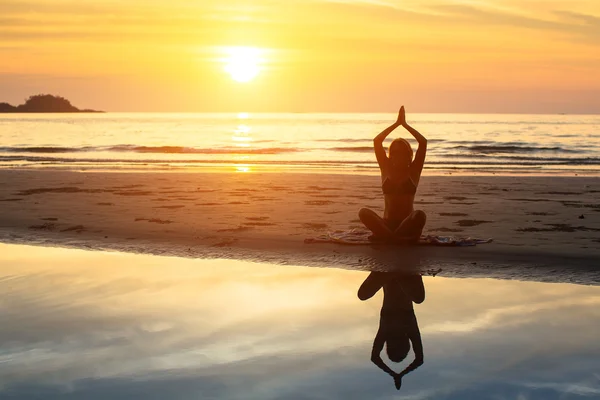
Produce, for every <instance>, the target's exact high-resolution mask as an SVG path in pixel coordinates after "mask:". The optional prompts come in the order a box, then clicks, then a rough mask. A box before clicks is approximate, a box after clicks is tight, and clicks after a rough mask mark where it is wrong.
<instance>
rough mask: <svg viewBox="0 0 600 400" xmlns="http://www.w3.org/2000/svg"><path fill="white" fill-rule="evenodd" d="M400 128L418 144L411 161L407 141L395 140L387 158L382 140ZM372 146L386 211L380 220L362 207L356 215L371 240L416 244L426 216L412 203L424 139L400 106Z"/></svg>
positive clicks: (424, 149)
mask: <svg viewBox="0 0 600 400" xmlns="http://www.w3.org/2000/svg"><path fill="white" fill-rule="evenodd" d="M399 126H402V127H404V128H405V129H406V130H408V131H409V132H410V133H411V134H412V135H413V136H414V138H415V139H417V142H418V143H419V148H418V149H417V152H416V154H415V156H414V158H413V151H412V148H411V147H410V144H409V143H408V141H407V140H406V139H402V138H398V139H395V140H394V141H393V142H392V144H391V145H390V148H389V156H388V155H387V154H386V152H385V149H384V148H383V141H384V140H385V138H386V137H387V136H388V135H389V134H390V133H392V131H393V130H394V129H396V128H397V127H399ZM373 144H374V146H375V156H376V157H377V163H378V164H379V169H380V170H381V182H382V185H381V188H382V190H383V194H384V198H385V210H384V213H383V218H381V217H380V216H379V215H377V213H375V212H374V211H373V210H370V209H368V208H361V210H360V211H359V212H358V216H359V218H360V220H361V221H362V223H363V224H365V226H366V227H367V228H369V229H370V230H371V232H373V235H372V236H371V237H370V239H371V240H373V241H385V242H400V243H417V242H418V241H419V238H420V237H421V232H422V231H423V227H424V226H425V221H426V215H425V213H424V212H423V211H421V210H415V209H414V208H413V203H414V200H415V193H416V192H417V187H418V185H419V180H420V179H421V172H422V171H423V164H424V162H425V153H426V152H427V139H425V138H424V137H423V136H422V135H421V134H420V133H419V132H417V131H416V130H415V129H413V128H412V127H411V126H409V125H408V124H407V123H406V116H405V111H404V106H402V108H400V112H399V113H398V120H397V121H396V122H395V123H394V124H393V125H391V126H390V127H388V128H387V129H385V130H384V131H383V132H381V133H380V134H379V135H377V137H375V139H374V140H373Z"/></svg>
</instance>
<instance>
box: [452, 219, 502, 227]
mask: <svg viewBox="0 0 600 400" xmlns="http://www.w3.org/2000/svg"><path fill="white" fill-rule="evenodd" d="M490 222H493V221H484V220H477V219H461V220H460V221H456V222H455V223H456V224H458V225H459V226H477V225H481V224H487V223H490Z"/></svg>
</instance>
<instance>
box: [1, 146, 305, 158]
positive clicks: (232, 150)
mask: <svg viewBox="0 0 600 400" xmlns="http://www.w3.org/2000/svg"><path fill="white" fill-rule="evenodd" d="M103 151H104V152H105V151H109V152H110V151H113V152H133V153H156V154H242V155H243V154H284V153H296V152H298V151H302V149H298V148H294V147H262V148H245V147H226V148H223V147H222V148H211V149H207V148H194V147H184V146H138V145H129V144H126V145H117V146H104V147H103V146H95V147H93V146H85V147H60V146H42V147H0V153H46V154H59V153H81V152H103Z"/></svg>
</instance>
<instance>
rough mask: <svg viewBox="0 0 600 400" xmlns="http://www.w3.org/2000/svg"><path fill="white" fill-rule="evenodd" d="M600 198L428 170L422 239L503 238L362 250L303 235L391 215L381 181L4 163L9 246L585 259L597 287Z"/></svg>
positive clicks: (372, 262) (2, 232)
mask: <svg viewBox="0 0 600 400" xmlns="http://www.w3.org/2000/svg"><path fill="white" fill-rule="evenodd" d="M599 199H600V179H597V178H588V177H586V178H583V177H506V176H503V177H500V176H491V177H465V176H425V177H423V178H422V182H421V185H420V187H419V190H418V192H417V196H416V199H415V207H416V208H418V209H422V210H424V211H425V212H426V213H427V216H428V221H427V225H426V228H425V231H424V233H426V234H438V235H453V236H465V237H466V236H470V237H478V238H490V237H491V238H493V239H494V242H493V243H491V244H485V245H480V246H477V248H443V249H442V248H431V247H428V248H418V249H416V248H406V247H394V246H392V247H390V246H387V247H385V246H384V247H382V246H360V247H352V248H351V247H347V246H339V245H323V244H304V239H306V238H309V237H314V236H316V235H319V234H322V233H325V232H327V231H329V230H336V229H351V228H358V227H361V223H360V221H359V220H358V216H357V212H358V210H359V209H360V208H361V207H369V208H372V209H373V210H375V211H377V212H379V213H381V212H382V211H383V197H382V194H381V189H380V183H379V178H378V177H376V176H364V175H356V176H353V175H325V174H289V173H287V174H276V173H263V174H255V173H232V174H228V173H197V174H192V173H108V172H107V173H85V172H64V171H18V170H3V171H0V240H1V241H3V242H10V243H37V244H45V245H60V246H73V247H81V248H91V249H114V250H124V251H134V252H144V253H150V254H171V255H179V256H189V257H232V258H249V259H256V260H261V261H270V262H276V263H295V264H304V265H319V266H328V265H336V266H342V267H347V268H357V269H378V268H383V269H387V268H396V267H397V265H398V264H399V263H400V262H399V260H401V261H402V263H403V264H411V262H409V261H410V260H412V261H415V263H414V265H424V264H427V265H429V266H433V267H435V268H438V267H441V268H443V269H444V268H445V271H446V272H447V273H450V274H453V273H454V274H458V275H465V274H467V275H486V276H500V277H513V276H518V277H519V278H521V279H527V278H528V274H534V275H536V274H538V275H540V276H536V277H535V279H538V280H540V279H542V280H544V277H545V278H546V279H548V280H559V281H564V280H571V279H572V277H570V276H569V273H568V271H569V269H570V268H571V267H574V266H577V267H578V268H580V269H584V270H586V271H587V272H589V273H590V274H591V275H589V274H588V275H587V276H584V277H582V278H581V279H583V280H584V281H585V280H590V279H591V280H592V281H591V282H592V283H594V280H596V279H598V277H597V276H596V274H597V273H596V272H595V271H594V270H595V269H596V268H595V266H597V265H600V261H599V260H600V202H599ZM424 259H425V260H426V261H427V262H426V263H423V260H424ZM523 265H527V266H529V267H544V266H546V267H548V268H554V269H553V270H552V271H553V274H554V275H553V276H550V275H549V272H547V271H544V272H542V273H541V274H539V273H538V271H535V269H529V268H525V267H523ZM499 266H503V267H499ZM515 268H516V269H515ZM557 268H558V269H557ZM561 268H564V269H565V270H564V271H563V270H562V269H561ZM548 271H549V270H548ZM515 274H516V275H515ZM584 283H585V282H584Z"/></svg>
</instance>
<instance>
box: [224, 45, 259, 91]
mask: <svg viewBox="0 0 600 400" xmlns="http://www.w3.org/2000/svg"><path fill="white" fill-rule="evenodd" d="M226 52H227V58H226V60H225V63H226V64H225V71H226V72H227V73H228V74H229V75H230V76H231V78H232V79H233V80H234V81H236V82H242V83H245V82H250V81H251V80H252V79H254V78H256V76H257V75H258V74H259V72H260V70H261V68H260V63H261V57H260V55H261V52H260V50H259V49H257V48H255V47H230V48H228V49H226Z"/></svg>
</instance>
